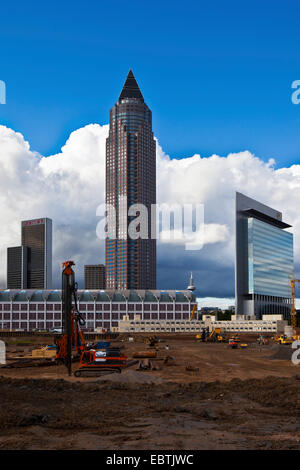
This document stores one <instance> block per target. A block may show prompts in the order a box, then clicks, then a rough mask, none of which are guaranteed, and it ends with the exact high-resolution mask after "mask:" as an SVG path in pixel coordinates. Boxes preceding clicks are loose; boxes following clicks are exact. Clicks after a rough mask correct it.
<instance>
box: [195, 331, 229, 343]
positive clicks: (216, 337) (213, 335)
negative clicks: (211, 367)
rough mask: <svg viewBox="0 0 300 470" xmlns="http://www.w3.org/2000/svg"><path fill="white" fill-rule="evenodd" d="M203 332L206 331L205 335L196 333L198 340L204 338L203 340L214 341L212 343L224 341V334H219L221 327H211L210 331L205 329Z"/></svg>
mask: <svg viewBox="0 0 300 470" xmlns="http://www.w3.org/2000/svg"><path fill="white" fill-rule="evenodd" d="M205 333H206V334H205V335H203V333H201V334H198V335H196V340H198V341H199V340H202V341H203V340H204V341H208V342H214V343H225V342H226V338H225V336H224V335H222V334H221V328H213V329H212V331H211V332H210V333H209V331H208V329H207V330H206V332H205Z"/></svg>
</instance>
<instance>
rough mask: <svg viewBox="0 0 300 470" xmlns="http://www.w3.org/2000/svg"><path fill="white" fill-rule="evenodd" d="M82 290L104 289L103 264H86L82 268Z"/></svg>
mask: <svg viewBox="0 0 300 470" xmlns="http://www.w3.org/2000/svg"><path fill="white" fill-rule="evenodd" d="M84 288H85V289H86V290H90V289H95V290H99V289H101V290H104V289H105V266H104V265H103V264H86V265H85V266H84Z"/></svg>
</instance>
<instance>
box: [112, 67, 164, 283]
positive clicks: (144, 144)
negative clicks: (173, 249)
mask: <svg viewBox="0 0 300 470" xmlns="http://www.w3.org/2000/svg"><path fill="white" fill-rule="evenodd" d="M105 200H106V204H107V205H111V206H112V207H114V209H115V211H116V212H115V213H116V226H115V228H116V233H115V235H116V236H115V237H113V236H112V235H111V234H110V236H109V237H108V238H107V239H106V250H105V265H106V288H107V289H155V288H156V240H155V237H153V238H151V235H152V232H153V230H152V232H151V214H152V221H154V220H155V209H154V208H153V207H152V205H154V204H156V147H155V140H154V137H153V132H152V113H151V111H150V109H149V108H148V106H147V105H146V104H145V102H144V98H143V95H142V93H141V91H140V89H139V86H138V84H137V82H136V80H135V77H134V75H133V73H132V71H131V70H130V71H129V73H128V76H127V79H126V81H125V84H124V86H123V89H122V91H121V94H120V97H119V100H118V101H117V103H116V104H115V105H114V106H113V108H112V109H111V111H110V126H109V136H108V138H107V141H106V197H105ZM134 204H143V206H144V207H146V208H147V210H148V217H147V220H146V224H145V225H144V229H145V227H146V232H147V233H145V230H143V233H141V236H140V238H137V239H133V237H129V236H128V226H129V224H130V222H131V221H132V220H133V219H135V217H134V215H131V214H130V215H128V210H129V208H130V207H132V206H133V205H134ZM151 209H152V211H151ZM139 215H140V216H142V215H143V217H144V213H143V214H140V213H138V212H136V216H139ZM143 220H144V221H145V218H143ZM152 228H153V224H152Z"/></svg>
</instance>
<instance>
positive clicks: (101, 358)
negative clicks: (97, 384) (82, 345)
mask: <svg viewBox="0 0 300 470" xmlns="http://www.w3.org/2000/svg"><path fill="white" fill-rule="evenodd" d="M126 365H127V356H125V355H123V354H122V353H121V351H120V349H119V348H108V349H101V350H99V349H98V350H95V349H90V350H89V351H84V352H83V353H82V355H81V357H80V364H79V369H77V370H76V371H75V372H74V375H75V377H83V376H85V377H89V376H94V375H96V376H97V375H102V374H105V373H111V372H121V370H122V368H124V367H126Z"/></svg>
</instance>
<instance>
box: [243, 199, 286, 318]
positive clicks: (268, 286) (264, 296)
mask: <svg viewBox="0 0 300 470" xmlns="http://www.w3.org/2000/svg"><path fill="white" fill-rule="evenodd" d="M290 227H291V226H290V225H288V224H287V223H285V222H283V221H282V214H281V212H278V211H277V210H275V209H272V208H271V207H268V206H265V205H264V204H261V203H260V202H258V201H255V200H254V199H251V198H249V197H247V196H244V195H243V194H241V193H236V257H235V295H236V314H237V315H245V316H255V317H256V318H261V317H262V315H268V314H281V315H283V316H284V318H288V316H289V314H290V308H291V287H290V280H291V279H292V278H293V273H294V258H293V234H292V233H290V232H287V231H286V229H287V228H290Z"/></svg>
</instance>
